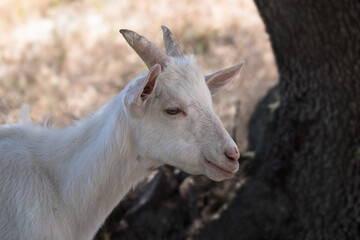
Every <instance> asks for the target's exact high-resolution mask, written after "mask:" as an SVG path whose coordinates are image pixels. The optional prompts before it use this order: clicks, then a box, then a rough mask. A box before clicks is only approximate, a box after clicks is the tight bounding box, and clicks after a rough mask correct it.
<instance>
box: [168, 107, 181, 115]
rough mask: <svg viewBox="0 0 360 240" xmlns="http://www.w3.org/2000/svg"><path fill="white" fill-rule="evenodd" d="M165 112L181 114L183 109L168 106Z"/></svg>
mask: <svg viewBox="0 0 360 240" xmlns="http://www.w3.org/2000/svg"><path fill="white" fill-rule="evenodd" d="M165 112H166V113H167V114H169V115H176V114H179V113H181V109H179V108H168V109H165Z"/></svg>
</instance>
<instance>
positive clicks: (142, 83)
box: [125, 64, 161, 112]
mask: <svg viewBox="0 0 360 240" xmlns="http://www.w3.org/2000/svg"><path fill="white" fill-rule="evenodd" d="M160 72H161V66H160V65H159V64H155V65H154V66H153V67H152V68H150V70H149V72H148V74H147V75H146V76H144V77H142V78H138V79H137V80H136V81H135V82H134V84H132V85H131V86H130V88H129V89H128V90H127V91H126V93H125V94H126V95H125V106H126V107H127V108H130V111H131V112H134V111H135V112H139V111H140V112H141V111H142V110H143V109H144V106H145V104H146V102H147V100H148V99H149V97H150V95H151V94H152V93H153V91H154V89H155V87H156V83H157V79H158V77H159V75H160Z"/></svg>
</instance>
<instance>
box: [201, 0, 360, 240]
mask: <svg viewBox="0 0 360 240" xmlns="http://www.w3.org/2000/svg"><path fill="white" fill-rule="evenodd" d="M255 2H256V4H257V6H258V9H259V12H260V14H261V16H262V18H263V20H264V22H265V25H266V29H267V32H268V34H269V35H270V39H271V43H272V47H273V51H274V54H275V57H276V61H277V65H278V69H279V74H280V84H279V91H280V96H281V100H280V103H279V106H278V107H277V104H275V105H271V106H270V108H273V109H275V108H276V107H277V108H276V110H275V112H274V113H273V115H272V116H270V118H268V121H267V127H266V131H265V133H264V134H263V135H259V136H255V142H257V143H258V145H256V146H251V147H252V148H253V150H256V157H255V159H254V160H253V162H252V163H251V164H250V166H249V167H248V168H247V173H248V175H249V180H248V181H247V182H246V183H245V184H244V185H243V187H242V188H240V189H239V191H238V193H237V196H236V198H235V199H234V201H233V202H232V204H231V205H230V206H229V208H228V209H227V210H226V211H225V212H224V213H223V215H222V216H221V218H220V219H218V220H216V221H214V222H212V223H211V224H209V225H208V226H207V227H206V228H205V229H204V231H203V232H202V234H201V236H200V237H199V238H200V239H249V240H250V239H251V240H253V239H358V238H359V236H360V222H359V217H360V207H359V206H360V196H359V193H360V79H359V78H360V60H359V59H360V1H355V0H353V1H346V0H345V1H337V0H326V1H325V0H317V1H312V0H301V1H300V0H291V1H290V0H277V1H267V0H256V1H255ZM254 121H258V119H257V120H256V119H255V120H254V119H253V122H254ZM261 138H263V140H261ZM250 140H252V139H251V138H250Z"/></svg>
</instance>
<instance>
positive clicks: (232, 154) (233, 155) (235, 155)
mask: <svg viewBox="0 0 360 240" xmlns="http://www.w3.org/2000/svg"><path fill="white" fill-rule="evenodd" d="M225 156H226V157H227V158H228V159H229V160H230V161H237V160H238V159H239V157H240V154H239V151H238V149H237V148H236V147H234V148H228V149H227V150H226V151H225Z"/></svg>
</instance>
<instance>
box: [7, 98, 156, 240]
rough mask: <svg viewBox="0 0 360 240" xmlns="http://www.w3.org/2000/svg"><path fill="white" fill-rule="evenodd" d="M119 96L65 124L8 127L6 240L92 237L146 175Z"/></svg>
mask: <svg viewBox="0 0 360 240" xmlns="http://www.w3.org/2000/svg"><path fill="white" fill-rule="evenodd" d="M119 102H121V94H120V95H119V96H117V97H115V100H112V101H110V103H108V104H107V105H106V106H105V107H103V108H102V109H100V110H99V111H98V112H97V113H95V114H94V115H93V116H91V117H90V118H88V119H86V120H83V121H81V122H79V123H77V124H76V125H75V126H72V127H68V128H65V129H63V130H54V129H49V128H45V127H40V126H34V125H27V124H25V125H13V126H3V127H0V153H1V155H0V183H1V187H0V239H8V240H11V239H34V240H35V239H37V240H39V239H67V240H71V239H90V238H91V237H92V236H93V235H94V234H95V233H96V231H97V230H98V228H99V227H100V226H101V224H102V223H103V221H104V220H105V218H106V217H107V216H108V215H109V213H110V212H111V210H112V209H113V208H114V207H115V206H116V204H117V203H118V202H119V201H120V199H121V198H122V197H123V196H124V194H125V193H126V192H127V191H128V190H129V189H130V188H131V187H132V186H133V185H134V184H136V183H137V182H139V181H140V180H141V179H142V178H143V177H144V176H146V172H148V170H147V168H148V166H147V164H149V162H145V163H144V162H143V161H139V160H137V159H136V153H135V152H134V151H133V148H132V146H133V145H134V143H133V142H132V139H131V138H132V137H131V135H130V133H129V132H128V129H127V123H126V122H125V121H126V120H125V118H124V117H123V114H124V113H123V109H122V106H121V104H118V103H119ZM120 126H121V129H119V128H120Z"/></svg>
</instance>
